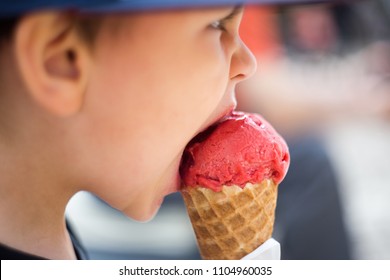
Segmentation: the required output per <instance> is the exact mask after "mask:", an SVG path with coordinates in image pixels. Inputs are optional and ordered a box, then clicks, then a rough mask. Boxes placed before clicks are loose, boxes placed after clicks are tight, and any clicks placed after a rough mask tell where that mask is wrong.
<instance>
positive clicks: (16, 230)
mask: <svg viewBox="0 0 390 280" xmlns="http://www.w3.org/2000/svg"><path fill="white" fill-rule="evenodd" d="M16 151H17V153H12V149H10V148H9V147H8V149H4V148H3V147H2V146H1V147H0V174H1V176H0V228H1V231H0V243H3V244H5V245H7V246H10V247H13V248H15V249H18V250H21V251H24V252H27V253H32V254H35V255H38V256H41V257H45V258H49V259H74V258H75V253H74V250H73V246H72V242H71V240H70V237H69V234H68V232H67V229H66V224H65V208H66V205H67V203H68V201H69V199H70V198H71V197H72V196H73V194H74V192H72V191H69V190H67V188H66V187H65V186H64V185H63V184H61V183H59V182H61V179H60V177H59V174H58V173H57V172H55V170H54V168H52V166H50V164H48V163H47V161H45V160H44V159H43V158H41V157H40V154H39V150H35V153H28V152H27V151H23V150H16Z"/></svg>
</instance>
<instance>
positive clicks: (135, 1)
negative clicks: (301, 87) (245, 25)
mask: <svg viewBox="0 0 390 280" xmlns="http://www.w3.org/2000/svg"><path fill="white" fill-rule="evenodd" d="M321 2H332V0H196V1H183V0H121V1H119V2H117V3H115V4H112V3H110V4H108V5H107V4H101V5H98V6H96V4H95V5H94V7H84V9H82V10H84V11H101V12H109V11H141V10H159V9H179V8H196V7H218V6H224V5H225V6H230V5H241V4H262V5H282V4H309V3H321Z"/></svg>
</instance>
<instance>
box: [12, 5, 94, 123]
mask: <svg viewBox="0 0 390 280" xmlns="http://www.w3.org/2000/svg"><path fill="white" fill-rule="evenodd" d="M15 33H16V36H15V50H16V57H17V61H18V64H19V67H20V72H21V75H22V78H23V80H24V82H25V86H26V88H27V92H28V93H29V94H30V95H31V97H32V98H33V99H34V101H36V102H37V103H38V104H39V105H40V106H41V107H43V108H44V109H46V110H47V111H49V112H51V113H53V114H56V115H58V116H69V115H72V114H75V113H77V112H78V111H79V110H80V108H81V107H82V103H83V99H84V92H85V90H86V86H87V81H88V75H89V67H90V62H91V61H90V56H89V53H88V47H87V46H86V44H85V43H83V41H82V40H81V39H80V38H79V36H78V34H77V31H76V30H74V27H73V22H72V19H71V18H69V17H67V16H65V15H64V14H61V13H57V12H41V13H36V14H31V15H27V16H26V17H24V18H22V20H21V21H20V23H19V25H18V27H17V29H16V31H15Z"/></svg>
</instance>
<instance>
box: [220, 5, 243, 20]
mask: <svg viewBox="0 0 390 280" xmlns="http://www.w3.org/2000/svg"><path fill="white" fill-rule="evenodd" d="M243 9H244V5H242V4H241V5H237V6H235V7H234V8H233V9H232V11H231V12H230V14H228V15H227V16H226V17H224V20H230V19H232V18H234V17H235V16H236V15H238V14H239V13H241V11H242V10H243Z"/></svg>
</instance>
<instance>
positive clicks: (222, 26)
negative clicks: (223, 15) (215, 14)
mask: <svg viewBox="0 0 390 280" xmlns="http://www.w3.org/2000/svg"><path fill="white" fill-rule="evenodd" d="M210 26H211V27H212V28H215V29H218V30H221V31H226V20H224V19H221V20H216V21H214V22H212V23H211V24H210Z"/></svg>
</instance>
